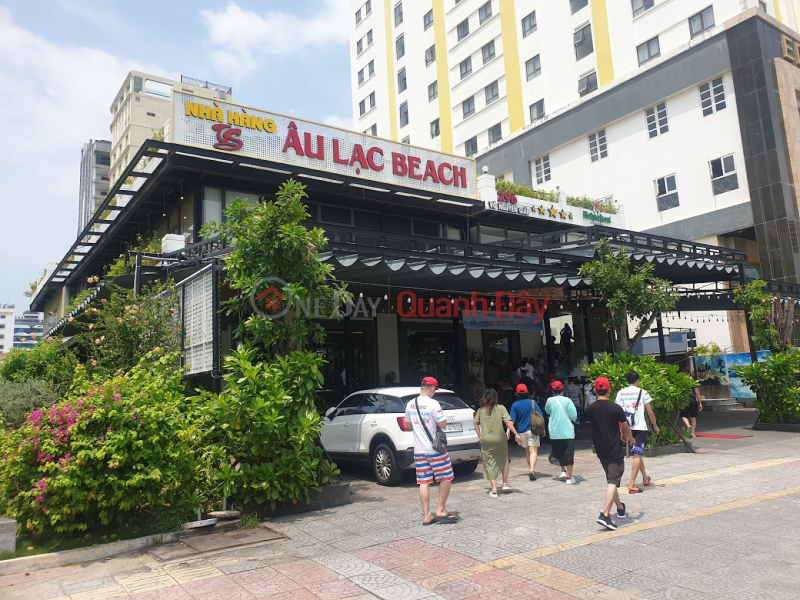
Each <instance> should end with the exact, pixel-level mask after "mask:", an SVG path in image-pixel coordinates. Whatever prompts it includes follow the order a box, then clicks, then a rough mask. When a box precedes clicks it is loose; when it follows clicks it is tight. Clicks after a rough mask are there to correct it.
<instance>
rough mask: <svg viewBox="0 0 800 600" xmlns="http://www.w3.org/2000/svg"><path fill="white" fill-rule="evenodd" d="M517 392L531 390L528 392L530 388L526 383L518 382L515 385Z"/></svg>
mask: <svg viewBox="0 0 800 600" xmlns="http://www.w3.org/2000/svg"><path fill="white" fill-rule="evenodd" d="M517 393H518V394H530V393H531V392H530V390H529V389H528V386H527V385H525V384H524V383H520V384H519V385H518V386H517Z"/></svg>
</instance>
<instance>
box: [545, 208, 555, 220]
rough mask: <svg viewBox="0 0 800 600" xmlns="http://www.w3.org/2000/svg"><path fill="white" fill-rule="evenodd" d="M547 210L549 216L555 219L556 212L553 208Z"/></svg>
mask: <svg viewBox="0 0 800 600" xmlns="http://www.w3.org/2000/svg"><path fill="white" fill-rule="evenodd" d="M547 210H548V212H549V213H550V216H551V217H553V218H554V219H555V217H556V215H557V214H558V211H557V210H556V209H555V208H552V207H551V208H548V209H547Z"/></svg>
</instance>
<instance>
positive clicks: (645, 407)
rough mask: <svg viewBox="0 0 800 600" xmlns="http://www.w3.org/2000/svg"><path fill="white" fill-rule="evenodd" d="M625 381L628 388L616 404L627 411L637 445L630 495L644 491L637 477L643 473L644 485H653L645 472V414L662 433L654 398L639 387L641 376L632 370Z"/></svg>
mask: <svg viewBox="0 0 800 600" xmlns="http://www.w3.org/2000/svg"><path fill="white" fill-rule="evenodd" d="M625 381H627V382H628V387H625V388H622V389H621V390H620V391H619V392H617V399H616V403H617V404H619V405H620V406H621V407H622V410H624V411H625V416H626V417H627V420H628V424H629V425H630V428H631V430H632V432H633V437H634V439H635V440H636V444H635V445H634V446H633V448H632V449H631V453H632V454H633V467H632V468H631V482H630V483H629V484H628V493H629V494H638V493H640V492H641V491H642V490H641V489H640V488H638V487H636V476H637V475H638V474H639V473H640V472H641V473H642V483H643V484H644V485H645V486H648V485H650V484H651V483H652V480H651V479H650V477H648V476H647V473H646V472H645V470H644V456H643V455H644V448H645V446H646V445H647V421H645V417H644V415H645V413H647V417H648V418H649V419H650V423H651V424H652V425H653V431H655V433H656V435H658V434H659V432H660V431H661V430H660V429H659V428H658V423H657V422H656V415H655V414H654V413H653V409H652V407H651V406H650V402H651V400H652V398H651V397H650V394H648V393H647V390H644V389H642V388H640V387H639V374H638V373H637V372H636V371H634V370H633V369H631V370H630V371H628V372H627V373H625Z"/></svg>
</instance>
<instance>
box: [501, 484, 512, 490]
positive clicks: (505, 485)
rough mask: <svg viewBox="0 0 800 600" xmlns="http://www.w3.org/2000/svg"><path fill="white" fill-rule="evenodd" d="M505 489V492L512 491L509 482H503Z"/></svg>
mask: <svg viewBox="0 0 800 600" xmlns="http://www.w3.org/2000/svg"><path fill="white" fill-rule="evenodd" d="M503 491H504V492H510V491H511V486H510V485H508V484H507V483H504V484H503Z"/></svg>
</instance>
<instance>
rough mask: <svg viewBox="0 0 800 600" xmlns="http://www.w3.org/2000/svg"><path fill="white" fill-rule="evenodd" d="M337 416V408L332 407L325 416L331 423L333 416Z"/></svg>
mask: <svg viewBox="0 0 800 600" xmlns="http://www.w3.org/2000/svg"><path fill="white" fill-rule="evenodd" d="M335 414H336V407H334V406H331V407H330V408H329V409H328V410H326V411H325V416H326V417H328V418H329V419H330V420H331V421H333V416H334V415H335Z"/></svg>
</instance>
